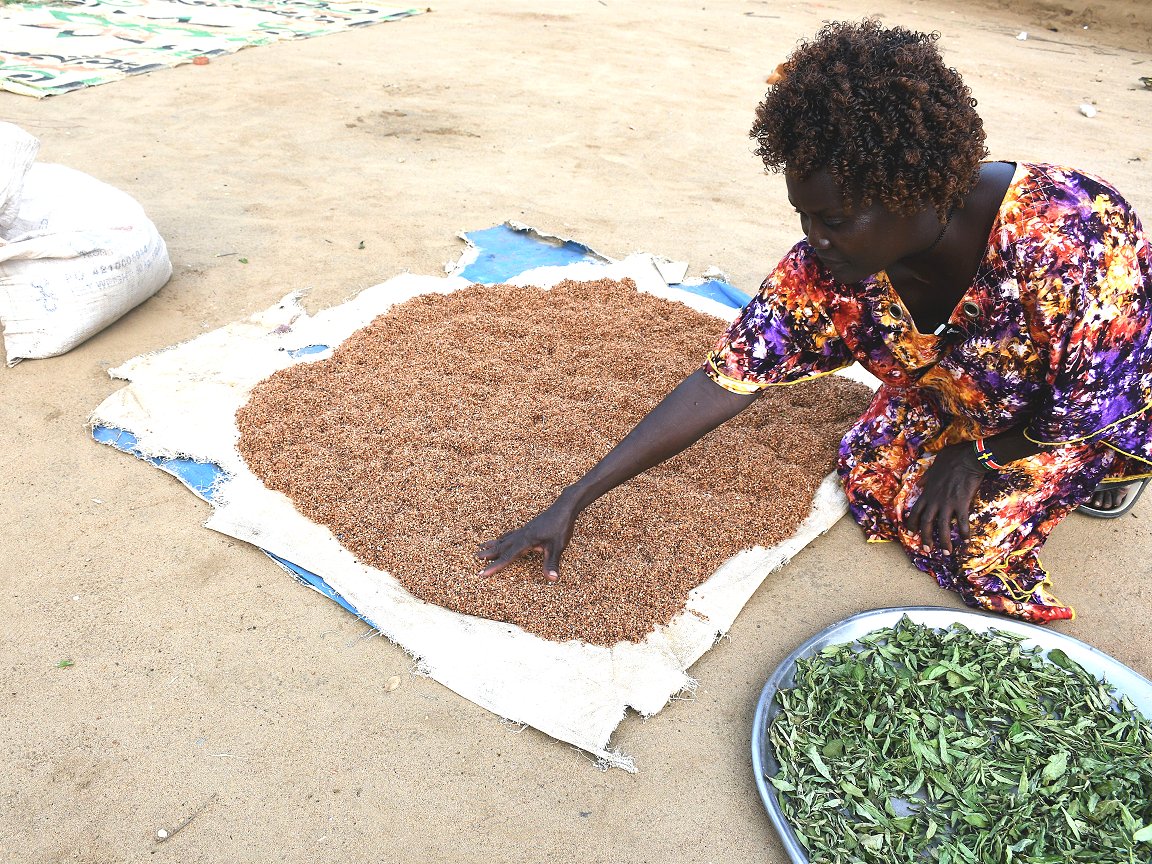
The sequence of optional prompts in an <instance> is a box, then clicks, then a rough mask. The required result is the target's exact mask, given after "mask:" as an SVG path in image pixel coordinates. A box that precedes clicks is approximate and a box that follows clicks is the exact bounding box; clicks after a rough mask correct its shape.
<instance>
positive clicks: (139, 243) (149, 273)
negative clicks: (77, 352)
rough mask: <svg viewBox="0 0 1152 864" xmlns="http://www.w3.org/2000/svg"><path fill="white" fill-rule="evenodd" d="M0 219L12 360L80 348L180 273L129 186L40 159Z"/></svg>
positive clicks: (1, 321)
mask: <svg viewBox="0 0 1152 864" xmlns="http://www.w3.org/2000/svg"><path fill="white" fill-rule="evenodd" d="M18 200H19V207H18V209H17V212H16V214H15V217H14V218H13V219H12V221H11V222H10V223H9V224H8V225H4V226H0V325H2V326H3V329H4V348H5V351H6V352H7V356H8V365H9V366H12V365H15V364H16V363H17V362H18V361H20V360H22V359H27V358H41V357H53V356H55V355H57V354H63V353H64V352H65V351H69V350H71V349H72V348H75V347H76V346H77V345H79V344H80V343H81V342H83V341H84V340H85V339H87V338H89V337H90V336H93V335H95V334H96V333H98V332H100V331H101V330H103V329H104V328H105V327H107V326H108V325H109V324H111V323H112V322H113V321H115V320H116V319H117V318H119V317H120V316H121V315H123V314H124V313H125V312H127V311H128V310H130V309H132V308H133V307H135V306H137V305H138V304H140V303H142V302H143V301H144V300H146V299H148V298H149V297H151V296H152V295H153V294H155V293H156V292H157V291H159V290H160V288H161V287H162V286H163V285H164V283H165V282H167V281H168V278H169V277H170V276H171V275H172V262H171V261H170V260H169V258H168V249H167V247H166V246H165V245H164V240H163V238H161V236H160V234H159V232H158V231H157V230H156V226H155V225H153V224H152V221H151V220H150V219H149V218H148V217H147V216H146V215H145V213H144V210H143V208H142V207H141V206H140V205H139V204H138V203H136V201H135V200H134V199H133V198H132V197H131V196H130V195H128V194H127V193H125V192H121V191H120V190H119V189H116V188H115V187H113V186H109V185H108V184H107V183H102V182H100V181H99V180H97V179H95V178H94V177H90V176H88V175H87V174H84V173H82V172H80V171H76V170H74V169H72V168H67V167H65V166H63V165H51V164H42V163H37V164H34V165H32V166H31V167H30V168H29V169H28V172H27V174H26V176H25V177H24V182H23V189H22V191H21V193H20V197H19V199H18Z"/></svg>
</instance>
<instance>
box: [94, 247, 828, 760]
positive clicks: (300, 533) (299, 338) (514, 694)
mask: <svg viewBox="0 0 1152 864" xmlns="http://www.w3.org/2000/svg"><path fill="white" fill-rule="evenodd" d="M624 278H631V279H633V280H634V281H635V282H636V284H637V286H638V288H639V289H640V290H641V291H646V292H649V293H653V294H656V295H658V296H661V297H665V298H668V299H674V300H678V301H680V302H683V303H685V304H687V305H689V306H691V307H693V308H695V309H697V310H699V311H701V312H705V313H708V314H712V315H715V316H716V317H717V318H718V319H720V321H721V322H726V321H728V320H729V319H730V318H731V317H732V315H733V314H734V313H733V310H732V309H730V308H729V307H727V306H723V305H722V304H720V303H717V302H715V301H713V300H708V299H705V298H703V297H699V296H696V295H694V294H691V293H688V292H686V291H682V290H679V289H676V288H671V287H669V286H668V285H667V284H666V283H665V282H664V280H663V279H662V278H661V277H660V273H659V270H658V268H657V267H656V266H655V262H654V261H653V259H652V256H650V255H635V256H631V257H629V258H627V259H625V260H624V261H621V262H613V263H610V264H600V263H594V262H585V263H579V264H571V265H568V266H565V267H541V268H538V269H536V270H530V271H528V272H527V273H524V274H521V275H520V276H517V277H516V278H515V279H513V280H509V281H511V282H513V283H514V284H520V285H538V286H540V287H542V288H546V287H549V286H551V285H554V284H556V283H557V282H559V281H561V280H563V279H624ZM468 284H469V283H468V282H467V281H466V280H464V279H461V278H460V277H458V276H449V277H447V278H435V277H431V276H415V275H411V274H405V275H402V276H397V277H395V278H394V279H391V280H389V281H388V282H385V283H383V284H382V285H377V286H375V287H372V288H368V289H366V290H365V291H363V292H361V293H360V294H359V295H357V296H356V297H354V298H353V299H352V300H349V301H348V302H347V303H344V304H342V305H340V306H336V307H334V308H332V309H328V310H325V311H323V312H320V313H319V314H317V315H315V316H309V315H308V313H307V312H306V311H305V310H304V309H303V307H301V305H300V303H299V295H297V294H291V295H289V296H287V297H285V298H284V300H282V301H281V302H280V303H279V304H277V305H276V306H273V307H271V308H269V309H267V310H265V311H264V312H261V313H258V314H256V315H253V316H252V317H250V318H248V319H247V320H245V321H240V322H236V323H234V324H229V325H228V326H226V327H223V328H221V329H219V330H215V331H212V332H210V333H205V334H204V335H203V336H200V337H199V338H197V339H194V340H192V341H190V342H186V343H183V344H181V345H176V346H174V347H172V348H168V349H165V350H164V351H159V352H157V353H155V354H151V355H144V356H141V357H136V358H134V359H132V360H129V361H128V362H126V363H124V364H123V365H121V366H119V367H117V368H115V369H112V370H110V374H111V375H112V376H113V377H115V378H122V379H125V380H127V381H129V382H131V383H130V384H129V385H128V386H127V387H124V388H122V389H121V390H118V391H117V392H115V393H113V394H111V395H110V396H109V397H108V398H107V399H105V400H104V402H103V403H101V404H100V406H99V407H98V408H97V409H96V411H95V412H93V414H92V417H91V421H90V422H91V423H92V424H93V425H102V426H109V427H113V428H117V429H125V430H127V431H129V432H131V433H132V434H133V435H134V436H135V437H136V438H137V447H138V448H139V452H141V453H142V454H144V455H146V456H155V457H162V458H178V457H179V458H190V459H195V460H197V461H201V462H212V463H215V464H216V465H218V466H219V467H220V468H221V469H222V470H223V471H224V473H225V474H226V475H227V476H226V478H225V479H224V480H222V481H221V482H220V483H219V484H218V486H217V487H216V488H215V489H214V492H213V496H212V501H211V503H212V506H213V513H212V516H211V518H209V520H208V522H207V526H208V527H209V528H212V529H214V530H216V531H220V532H221V533H224V534H227V535H229V536H231V537H235V538H237V539H240V540H244V541H246V542H248V543H252V544H254V545H256V546H258V547H259V548H261V549H264V550H266V551H268V552H271V553H273V554H275V555H277V556H279V557H280V558H282V559H284V560H287V561H291V562H292V563H294V564H296V565H298V566H300V567H302V568H303V569H305V570H308V571H309V572H312V573H315V574H317V575H319V576H320V577H321V578H323V579H324V581H325V582H327V584H328V585H329V586H331V587H332V588H333V589H334V590H335V591H336V592H338V593H339V594H340V595H341V596H342V597H343V598H344V599H345V600H347V601H348V602H349V603H350V604H351V605H352V606H353V607H354V608H355V609H357V610H358V611H359V613H360V614H361V615H363V616H364V617H365V618H366V619H367V620H369V621H371V622H372V623H373V624H374V625H375V626H376V627H378V628H379V629H380V631H381V632H382V633H383V634H384V635H385V636H387V637H388V638H389V639H391V640H392V641H393V642H395V643H397V644H398V645H400V646H401V647H403V648H404V649H405V650H406V651H408V652H409V653H410V654H412V655H413V656H414V657H416V658H417V659H418V661H419V668H420V670H421V671H423V672H425V673H427V674H428V675H429V676H431V677H432V678H435V679H436V680H437V681H439V682H440V683H441V684H444V685H445V686H446V687H449V688H450V689H452V690H454V691H455V692H457V693H459V694H460V695H461V696H463V697H464V698H466V699H469V700H471V701H473V702H475V703H476V704H478V705H481V706H483V707H484V708H487V709H488V710H490V711H492V712H493V713H495V714H497V715H499V716H501V717H506V718H508V719H510V720H514V721H516V722H518V723H525V724H528V725H530V726H533V727H535V728H536V729H539V730H540V731H542V732H544V733H546V734H548V735H551V736H552V737H553V738H557V739H559V740H561V741H566V742H568V743H570V744H574V745H575V746H577V747H580V748H582V749H584V750H587V751H588V752H590V753H592V754H594V755H596V756H597V757H599V758H600V759H601V760H603V762H604V764H607V765H613V766H616V767H619V768H624V769H625V770H629V771H634V770H635V766H634V764H633V762H632V759H631V758H630V757H628V756H627V755H625V754H622V753H620V752H619V751H618V750H616V749H615V748H612V747H611V746H610V743H609V739H610V738H611V735H612V732H613V730H615V728H616V726H617V725H618V724H619V723H620V721H621V720H622V719H623V718H624V716H625V713H626V712H627V709H628V708H629V707H631V708H633V709H635V710H636V711H637V712H639V713H640V714H643V715H652V714H655V713H657V712H658V711H660V710H661V709H662V708H663V707H664V706H665V705H666V704H668V702H669V700H670V699H671V698H672V697H673V696H675V695H676V694H677V693H679V692H681V691H683V690H686V689H689V690H690V689H692V688H693V687H694V686H695V683H696V682H695V681H694V680H693V679H692V678H691V676H689V674H688V672H687V670H688V668H689V667H690V666H691V665H692V664H693V663H695V662H696V661H697V660H698V659H699V658H700V657H701V656H702V655H703V654H704V652H705V651H707V650H708V649H709V648H711V647H712V645H713V644H714V643H715V641H716V639H717V638H719V637H720V636H721V635H722V634H724V633H726V632H727V631H728V629H729V628H730V627H731V626H732V622H733V621H734V620H735V619H736V615H737V614H738V613H739V611H740V610H741V609H742V608H743V606H744V604H745V603H746V602H747V601H748V598H749V597H751V596H752V594H753V592H754V591H755V590H756V588H757V587H758V586H759V585H760V583H761V582H762V581H763V580H764V578H765V577H766V576H767V575H768V574H769V573H771V572H772V571H774V570H776V569H778V568H779V567H781V566H783V564H784V563H785V562H787V561H788V560H789V559H790V558H791V557H792V556H793V555H795V554H796V553H797V552H799V551H800V550H801V549H802V548H803V547H804V546H806V545H807V544H808V543H810V542H811V541H812V540H813V539H815V538H816V537H817V536H818V535H820V534H822V533H823V532H825V531H827V530H828V529H829V528H830V527H831V526H832V525H833V524H834V523H835V522H836V520H837V519H839V518H840V517H841V516H842V515H843V514H844V513H845V512H846V510H847V502H846V501H845V499H844V495H843V493H842V492H841V491H840V486H839V483H838V482H837V481H836V480H835V478H834V477H832V476H829V477H828V478H827V479H825V481H824V483H823V484H822V485H821V486H820V488H819V490H818V491H817V493H816V497H815V500H814V501H813V502H812V509H811V512H810V513H809V515H808V518H807V519H806V520H805V521H804V523H803V524H802V525H801V526H800V528H799V529H798V530H797V531H796V533H795V534H794V535H793V536H792V537H791V538H789V539H787V540H785V541H784V542H782V543H781V544H779V545H778V546H775V547H773V548H771V549H764V548H760V547H757V548H753V549H746V550H744V551H742V552H739V553H737V554H736V555H734V556H733V557H732V558H730V559H729V560H728V561H727V562H725V563H724V564H723V565H722V566H721V567H720V568H719V569H718V570H717V571H716V572H715V573H714V574H712V576H711V577H709V578H708V579H707V581H705V582H704V583H703V584H702V585H700V586H699V587H697V588H695V589H693V591H692V592H691V594H690V595H689V597H688V603H687V606H686V609H685V611H684V612H682V613H681V614H680V615H678V616H676V618H674V619H673V620H672V622H671V623H669V624H668V625H667V626H664V627H660V628H658V629H657V630H656V631H655V632H653V633H651V634H649V636H648V638H646V639H645V640H644V641H643V642H641V643H638V644H633V643H630V642H621V643H619V644H617V645H615V646H613V647H611V648H608V647H603V646H600V645H589V644H586V643H583V642H577V641H570V642H550V641H547V640H544V639H541V638H540V637H538V636H535V635H533V634H531V633H528V632H526V631H524V630H522V629H520V628H519V627H516V626H514V625H511V624H506V623H504V622H501V621H491V620H488V619H484V618H475V617H472V616H469V615H461V614H458V613H456V612H451V611H449V610H447V609H444V608H442V607H440V606H435V605H433V604H430V603H426V602H424V601H423V600H419V599H417V598H416V597H414V596H412V595H411V594H409V593H408V592H407V591H406V590H405V589H404V588H403V587H402V586H401V585H400V583H399V582H398V581H397V580H396V579H395V578H393V577H392V576H391V575H390V574H388V573H386V572H384V571H381V570H374V569H372V568H369V567H366V566H364V565H363V564H361V563H360V562H359V561H357V560H356V559H355V558H354V557H353V556H352V554H351V553H350V552H348V550H346V549H345V548H344V547H343V546H341V545H340V543H339V541H338V540H337V539H336V538H335V537H334V536H333V534H332V532H331V531H329V530H328V529H327V528H326V527H324V526H321V525H318V524H316V523H314V522H311V521H309V520H308V519H306V518H305V517H304V516H302V515H301V514H300V513H299V512H298V511H297V510H296V509H295V508H294V507H293V506H292V502H291V501H290V500H289V499H288V498H287V497H286V496H284V495H282V494H280V493H279V492H273V491H271V490H269V489H267V488H266V487H265V486H264V485H263V484H262V483H261V482H260V481H259V480H258V479H257V478H256V477H255V475H253V474H252V472H251V471H249V470H248V467H247V466H246V465H245V463H244V461H243V459H242V458H241V456H240V454H239V453H238V452H237V450H236V444H235V442H236V440H237V438H238V435H239V433H238V431H237V429H236V422H235V413H236V410H237V409H238V408H239V407H240V406H241V405H243V404H244V403H245V402H246V401H247V399H248V396H249V394H250V393H251V391H252V388H253V387H254V386H255V385H256V384H258V383H259V382H260V381H261V380H262V379H263V378H265V377H267V376H268V375H271V374H272V373H273V372H275V371H276V370H278V369H282V368H285V367H287V366H290V365H293V364H294V363H308V362H314V361H317V360H323V359H326V358H327V357H330V356H331V348H330V349H329V350H326V351H321V352H318V353H313V354H307V355H304V356H301V357H299V358H298V359H297V358H295V357H293V354H292V352H293V351H296V350H297V349H300V348H304V347H307V346H317V345H327V346H333V347H334V346H336V345H339V344H340V343H341V342H343V341H344V340H345V339H346V338H347V337H348V336H349V335H351V334H352V333H353V332H354V331H356V330H358V329H360V328H361V327H363V326H365V325H367V324H368V323H369V322H371V321H372V319H373V318H375V317H376V316H377V315H380V314H383V313H384V312H386V311H387V310H388V309H389V308H390V307H391V306H392V305H393V304H395V303H399V302H402V301H404V300H407V299H409V298H411V297H414V296H417V295H419V294H424V293H430V292H437V293H448V292H451V291H454V290H456V289H459V288H463V287H465V286H467V285H468ZM477 566H479V565H477ZM367 677H368V676H366V678H367ZM365 687H366V689H367V690H368V691H371V690H372V689H373V687H372V685H369V684H366V685H365ZM382 687H383V681H378V682H377V684H376V685H375V689H380V688H382Z"/></svg>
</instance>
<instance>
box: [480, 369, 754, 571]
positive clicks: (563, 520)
mask: <svg viewBox="0 0 1152 864" xmlns="http://www.w3.org/2000/svg"><path fill="white" fill-rule="evenodd" d="M755 401H756V396H755V395H751V396H748V395H742V394H738V393H732V392H730V391H728V390H725V389H724V388H723V387H721V386H720V385H719V384H716V383H715V382H714V381H712V379H710V378H709V377H708V376H707V375H706V374H705V373H704V371H703V370H697V371H696V372H693V373H692V374H691V375H689V376H688V377H687V378H685V379H684V380H683V381H681V382H680V384H678V385H677V386H676V388H675V389H674V390H673V391H672V392H671V393H669V394H668V395H667V396H665V397H664V399H663V400H662V401H661V402H660V404H659V405H657V406H656V407H655V408H653V409H652V410H651V411H650V412H649V413H648V414H647V415H646V416H645V417H644V418H643V419H642V420H641V421H640V422H639V423H637V424H636V427H635V428H634V429H633V430H632V431H631V432H629V433H628V434H627V435H626V436H625V437H624V439H623V440H622V441H621V442H620V443H619V444H617V445H616V446H615V447H613V448H612V449H611V450H610V451H609V452H608V455H607V456H605V457H604V458H603V459H601V460H600V461H599V462H598V463H596V465H594V466H593V467H592V469H591V470H589V472H588V473H587V474H585V475H584V476H583V477H581V478H580V479H579V480H577V481H576V482H575V483H573V484H572V485H571V486H568V487H567V488H565V489H564V491H563V492H561V493H560V495H559V496H558V497H557V498H556V500H555V501H553V502H552V504H551V505H550V506H549V507H548V508H547V509H546V510H544V511H543V512H541V513H540V514H538V515H537V516H535V517H534V518H532V519H530V520H529V521H528V522H527V523H525V524H524V525H523V526H522V527H520V528H517V529H516V530H514V531H509V532H508V533H507V534H504V535H502V536H500V537H498V538H496V539H495V540H489V541H487V542H486V543H483V544H481V546H480V548H479V550H478V551H477V555H478V556H479V557H480V558H481V559H482V560H484V561H487V562H489V564H488V566H487V567H486V568H485V569H484V572H483V573H482V574H481V575H484V576H488V575H490V574H492V573H496V572H497V571H499V570H502V569H503V568H504V567H506V566H507V565H508V564H509V563H510V562H512V561H514V560H516V559H517V558H519V557H520V556H521V555H524V554H525V553H527V552H532V551H535V552H540V553H542V554H543V555H544V576H545V577H546V578H547V579H550V580H555V579H558V578H559V577H560V556H561V555H562V554H563V553H564V549H565V547H566V546H567V545H568V541H569V540H570V539H571V537H572V529H573V527H574V525H575V524H576V519H577V517H578V516H579V515H580V513H581V511H583V510H584V508H585V507H587V506H588V505H589V504H591V503H592V502H593V501H595V500H596V499H597V498H599V497H600V496H601V495H603V494H604V493H605V492H608V491H609V490H611V489H614V488H616V487H617V486H619V485H620V484H621V483H624V482H626V481H628V480H631V479H632V478H633V477H635V476H636V475H637V474H641V473H643V472H644V471H647V470H648V469H649V468H651V467H652V466H654V465H659V464H660V463H661V462H663V461H664V460H666V459H670V458H672V457H673V456H675V455H676V454H677V453H680V452H681V451H683V450H686V449H687V448H688V447H690V446H691V445H692V444H695V443H696V442H697V441H699V440H700V439H701V438H703V437H704V436H705V435H707V434H708V433H709V432H711V431H712V430H713V429H715V428H716V427H717V426H719V425H720V424H721V423H723V422H724V421H726V420H729V419H731V418H732V417H735V416H736V415H737V414H739V413H740V412H741V411H743V410H744V409H745V408H747V407H748V406H749V405H751V404H752V403H753V402H755Z"/></svg>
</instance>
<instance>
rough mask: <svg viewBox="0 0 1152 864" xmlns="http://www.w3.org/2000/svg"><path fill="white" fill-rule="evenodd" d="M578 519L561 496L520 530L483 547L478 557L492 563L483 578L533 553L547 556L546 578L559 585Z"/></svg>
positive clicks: (479, 550)
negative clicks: (565, 552)
mask: <svg viewBox="0 0 1152 864" xmlns="http://www.w3.org/2000/svg"><path fill="white" fill-rule="evenodd" d="M576 516H577V512H576V511H575V510H574V509H573V508H572V507H571V505H569V504H568V503H567V502H566V500H565V495H564V494H563V493H561V495H560V497H559V498H557V499H556V501H555V502H553V504H552V506H550V507H549V508H548V509H547V510H544V511H542V512H541V513H539V514H538V515H536V516H535V517H533V518H532V519H530V520H528V521H527V522H526V523H524V525H523V526H521V527H520V528H517V529H516V530H515V531H509V532H508V533H507V534H502V535H500V536H499V537H497V538H496V539H495V540H488V541H487V542H485V543H481V544H480V548H479V549H478V550H477V551H476V555H477V557H479V558H480V559H481V560H482V561H489V562H491V563H490V564H489V565H488V566H487V567H485V568H484V570H483V572H481V573H480V575H481V576H491V575H492V574H493V573H499V572H500V571H501V570H503V569H504V568H505V567H507V566H508V565H509V564H511V563H512V562H513V561H515V560H516V559H517V558H520V557H521V556H523V555H527V554H528V553H529V552H540V553H541V554H542V555H543V556H544V578H545V579H547V580H548V581H549V582H555V581H556V580H557V579H559V578H560V556H561V555H563V554H564V549H565V547H567V545H568V541H569V540H571V539H572V528H573V526H574V525H575V524H576Z"/></svg>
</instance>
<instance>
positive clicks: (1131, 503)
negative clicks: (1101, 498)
mask: <svg viewBox="0 0 1152 864" xmlns="http://www.w3.org/2000/svg"><path fill="white" fill-rule="evenodd" d="M1149 480H1152V477H1145V478H1144V479H1142V480H1134V481H1132V483H1130V484H1128V489H1129V492H1128V495H1127V496H1125V498H1124V503H1123V504H1121V505H1120V506H1119V507H1113V508H1112V509H1110V510H1101V509H1100V508H1099V507H1090V506H1089V505H1087V504H1081V505H1080V506H1079V507H1077V508H1076V512H1077V513H1083V514H1084V515H1085V516H1092V517H1093V518H1095V519H1115V518H1117V517H1118V516H1123V515H1124V514H1125V513H1127V512H1128V511H1129V510H1131V509H1132V508H1133V507H1135V506H1136V502H1137V501H1138V500H1140V493H1142V492H1143V491H1144V487H1145V486H1147V485H1148V481H1149ZM1107 485H1108V486H1121V485H1124V484H1121V483H1109V484H1107ZM1132 486H1136V491H1135V492H1132V491H1131V489H1132ZM1103 488H1105V485H1104V484H1103V483H1102V484H1100V485H1099V486H1097V487H1096V491H1100V490H1101V489H1103Z"/></svg>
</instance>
